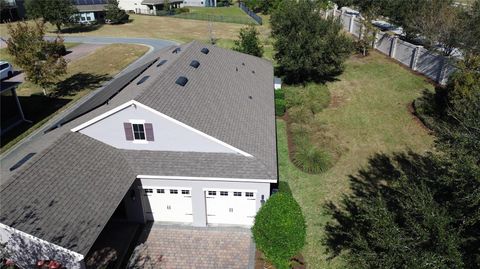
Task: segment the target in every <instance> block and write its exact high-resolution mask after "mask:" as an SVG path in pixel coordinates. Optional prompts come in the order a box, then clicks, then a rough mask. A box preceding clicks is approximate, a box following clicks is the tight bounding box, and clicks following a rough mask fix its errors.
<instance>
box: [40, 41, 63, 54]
mask: <svg viewBox="0 0 480 269" xmlns="http://www.w3.org/2000/svg"><path fill="white" fill-rule="evenodd" d="M43 49H44V51H45V53H46V54H49V55H60V56H63V55H65V54H67V49H66V48H65V45H64V44H63V41H62V42H56V41H53V42H45V44H44V47H43Z"/></svg>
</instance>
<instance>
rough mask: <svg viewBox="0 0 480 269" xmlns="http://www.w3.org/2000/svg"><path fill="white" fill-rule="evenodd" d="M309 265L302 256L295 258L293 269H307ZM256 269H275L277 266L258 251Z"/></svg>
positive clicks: (256, 253)
mask: <svg viewBox="0 0 480 269" xmlns="http://www.w3.org/2000/svg"><path fill="white" fill-rule="evenodd" d="M306 268H307V264H306V263H305V259H304V258H303V256H302V255H301V254H298V255H297V256H295V257H293V259H292V269H306ZM255 269H275V266H273V265H272V264H270V263H269V262H268V261H266V260H265V257H264V256H263V254H262V252H260V251H258V250H257V251H256V252H255Z"/></svg>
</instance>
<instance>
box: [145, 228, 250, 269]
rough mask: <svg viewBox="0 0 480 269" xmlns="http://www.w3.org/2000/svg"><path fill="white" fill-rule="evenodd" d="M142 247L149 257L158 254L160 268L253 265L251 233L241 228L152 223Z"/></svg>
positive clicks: (224, 268)
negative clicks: (177, 225)
mask: <svg viewBox="0 0 480 269" xmlns="http://www.w3.org/2000/svg"><path fill="white" fill-rule="evenodd" d="M144 246H145V250H144V252H147V253H148V255H149V256H150V257H151V258H152V259H158V258H159V257H161V262H160V263H159V265H160V266H159V267H160V268H162V269H171V268H197V269H200V268H209V269H212V268H222V269H229V268H231V269H236V268H239V269H240V268H241V269H245V268H249V267H252V264H253V260H254V258H255V257H254V250H253V246H252V239H251V232H250V230H249V229H242V228H223V227H222V228H216V227H215V228H211V227H209V228H194V227H183V226H182V227H176V226H164V225H159V224H154V225H153V226H152V228H151V230H150V232H149V233H148V236H147V238H146V240H145V243H144ZM252 256H253V257H252ZM155 267H157V266H155Z"/></svg>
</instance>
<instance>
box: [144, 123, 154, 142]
mask: <svg viewBox="0 0 480 269" xmlns="http://www.w3.org/2000/svg"><path fill="white" fill-rule="evenodd" d="M145 136H146V137H147V141H155V139H154V137H153V126H152V124H151V123H145Z"/></svg>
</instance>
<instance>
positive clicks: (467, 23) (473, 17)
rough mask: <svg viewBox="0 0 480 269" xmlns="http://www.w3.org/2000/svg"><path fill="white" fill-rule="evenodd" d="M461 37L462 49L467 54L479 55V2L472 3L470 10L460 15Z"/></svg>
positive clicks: (478, 0)
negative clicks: (462, 26) (461, 23)
mask: <svg viewBox="0 0 480 269" xmlns="http://www.w3.org/2000/svg"><path fill="white" fill-rule="evenodd" d="M461 17H462V18H463V25H464V29H463V35H464V39H463V40H462V41H463V43H462V47H463V48H464V49H465V50H466V52H467V53H473V54H477V55H479V54H480V42H479V40H480V27H478V26H479V25H480V0H476V1H475V2H473V4H472V6H471V7H470V8H467V10H466V11H465V12H464V13H463V14H462V16H461Z"/></svg>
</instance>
